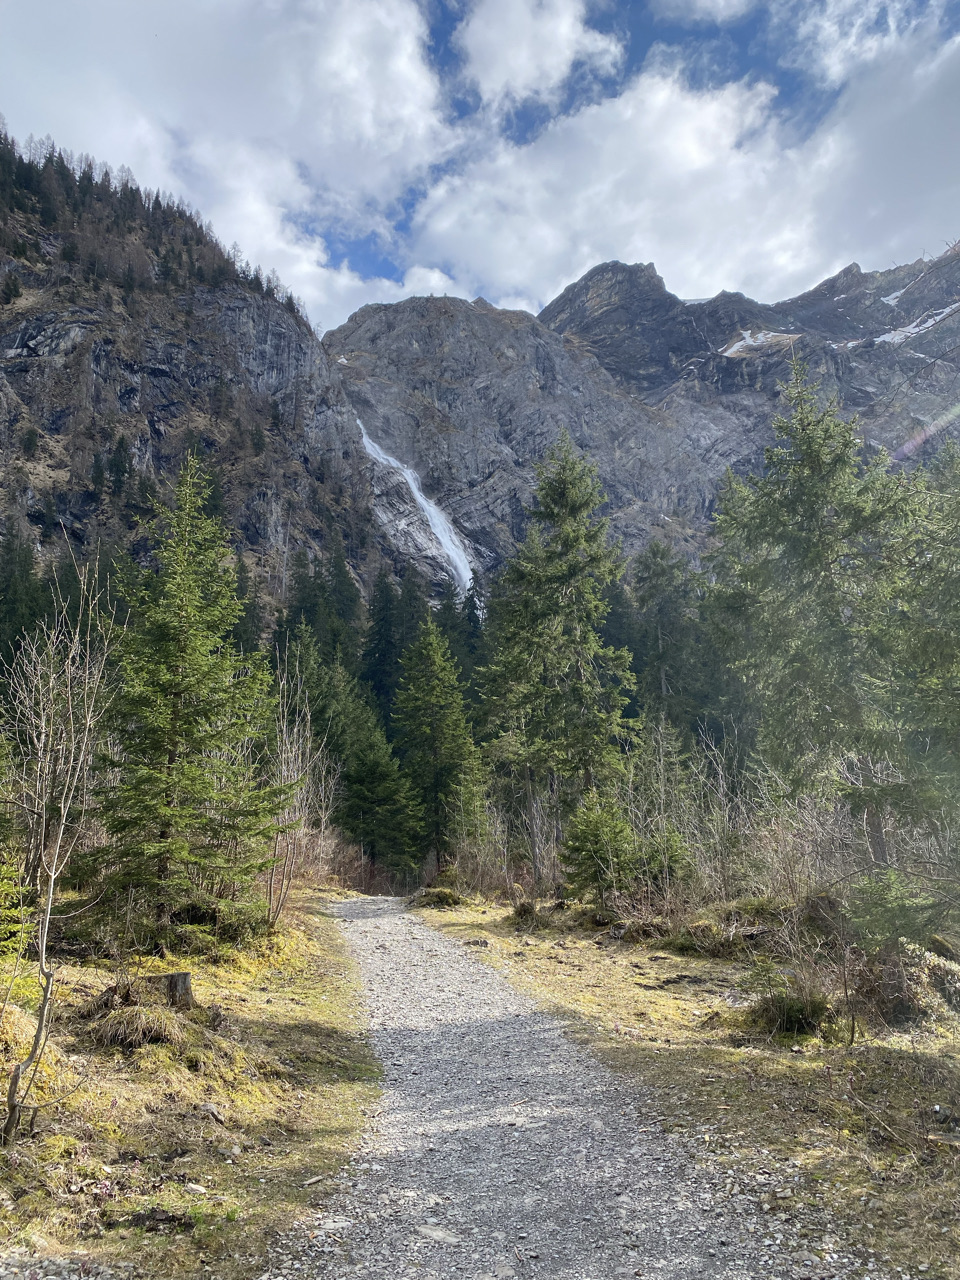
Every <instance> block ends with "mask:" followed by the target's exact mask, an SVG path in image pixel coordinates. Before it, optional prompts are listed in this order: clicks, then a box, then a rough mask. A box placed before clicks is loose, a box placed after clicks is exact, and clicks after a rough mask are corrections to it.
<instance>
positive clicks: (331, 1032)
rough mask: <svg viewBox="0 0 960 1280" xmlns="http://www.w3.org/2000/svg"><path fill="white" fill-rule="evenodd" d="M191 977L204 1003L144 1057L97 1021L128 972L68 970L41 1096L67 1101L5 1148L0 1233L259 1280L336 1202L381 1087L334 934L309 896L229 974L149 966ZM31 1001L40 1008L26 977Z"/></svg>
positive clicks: (18, 1033) (12, 1025)
mask: <svg viewBox="0 0 960 1280" xmlns="http://www.w3.org/2000/svg"><path fill="white" fill-rule="evenodd" d="M176 968H189V969H191V970H192V973H193V990H194V994H195V996H196V997H197V999H198V1001H199V1002H200V1005H201V1006H202V1009H201V1010H193V1011H191V1012H189V1013H184V1014H176V1015H174V1014H173V1013H172V1011H169V1013H168V1012H167V1011H164V1013H165V1015H166V1016H167V1019H168V1022H169V1021H170V1020H171V1019H173V1021H174V1023H175V1027H171V1026H166V1025H165V1027H164V1028H162V1029H160V1030H162V1031H163V1034H162V1035H159V1034H158V1035H152V1036H148V1037H147V1042H146V1043H143V1044H142V1047H139V1048H135V1049H124V1048H120V1047H109V1046H107V1045H105V1044H104V1041H105V1040H107V1039H108V1038H109V1037H107V1036H105V1035H103V1034H102V1028H103V1021H102V1020H101V1021H99V1022H98V1021H97V1020H95V1019H94V1020H92V1019H90V1018H89V1017H83V1016H81V1015H82V1013H83V1012H84V1011H85V1006H86V1007H87V1009H89V1006H90V1003H91V1001H93V1000H94V999H95V998H96V996H97V995H98V994H99V993H100V992H102V991H103V990H104V989H105V988H107V987H108V986H110V985H111V984H112V983H113V982H114V981H115V979H116V975H115V974H113V973H108V972H107V971H105V970H100V969H97V968H95V967H89V968H87V967H85V968H70V969H64V970H62V971H61V990H60V997H59V1001H58V1016H57V1022H56V1026H55V1029H54V1037H53V1038H54V1044H53V1045H52V1051H51V1052H50V1053H49V1055H48V1058H47V1060H46V1063H45V1067H44V1074H43V1077H42V1080H41V1081H40V1085H39V1091H38V1097H37V1101H41V1102H52V1101H53V1100H54V1099H56V1098H58V1097H62V1101H60V1102H58V1103H55V1105H53V1106H51V1107H50V1108H49V1109H46V1110H43V1111H41V1113H40V1116H39V1118H38V1122H37V1127H36V1132H35V1135H34V1136H33V1137H32V1138H28V1139H24V1140H22V1141H21V1142H20V1143H19V1144H18V1145H17V1146H16V1147H15V1148H13V1149H12V1150H10V1151H6V1152H0V1187H2V1191H0V1238H2V1239H4V1240H5V1241H7V1242H17V1241H26V1242H30V1241H33V1242H35V1243H37V1242H39V1241H42V1242H43V1244H42V1245H41V1247H42V1248H43V1251H44V1252H47V1251H49V1252H51V1253H56V1252H59V1251H71V1252H76V1251H77V1250H78V1249H84V1250H87V1251H88V1252H89V1254H90V1256H91V1258H92V1259H95V1260H97V1261H107V1262H109V1261H131V1262H135V1263H136V1264H137V1266H138V1268H139V1269H140V1270H141V1271H142V1272H144V1273H146V1274H147V1275H156V1276H162V1277H165V1278H166V1280H170V1278H174V1277H190V1276H201V1275H202V1276H207V1277H210V1276H214V1277H218V1278H220V1280H233V1278H234V1277H239V1276H249V1275H251V1274H256V1273H257V1268H258V1266H259V1264H260V1262H261V1260H262V1257H263V1253H264V1244H265V1241H266V1240H267V1239H269V1236H270V1234H271V1233H272V1232H273V1231H275V1230H278V1229H280V1228H282V1227H284V1226H286V1225H289V1223H290V1222H291V1221H292V1220H293V1219H294V1218H295V1217H296V1216H297V1214H298V1213H301V1212H302V1211H303V1210H304V1209H305V1208H307V1207H308V1206H310V1205H317V1204H320V1203H322V1201H323V1198H324V1196H325V1195H326V1194H327V1191H328V1189H329V1187H330V1185H331V1184H332V1181H333V1178H334V1176H335V1174H336V1172H337V1171H338V1170H339V1169H340V1167H341V1166H342V1165H343V1163H344V1161H345V1159H346V1158H347V1156H348V1155H349V1153H350V1151H351V1150H352V1149H353V1147H354V1145H355V1142H356V1138H357V1134H358V1132H359V1130H360V1128H361V1126H362V1125H363V1123H364V1117H365V1115H366V1113H367V1112H368V1111H369V1109H370V1107H371V1105H372V1104H373V1102H374V1100H375V1098H376V1095H377V1080H378V1076H379V1071H378V1067H377V1064H376V1062H375V1060H374V1058H373V1056H372V1053H371V1050H370V1048H369V1045H368V1043H367V1040H366V1036H365V1028H364V1026H363V1025H362V1022H361V1019H360V1016H359V1013H358V1009H359V1001H358V987H357V980H356V975H355V974H354V971H353V968H352V965H351V963H350V962H349V960H348V958H347V956H346V952H345V950H344V947H343V944H342V942H341V939H340V935H339V933H338V932H337V929H336V927H335V925H334V924H333V922H332V921H331V920H329V919H328V918H327V917H325V916H324V915H323V914H322V912H321V911H320V910H319V908H318V906H317V905H316V901H315V900H314V899H310V898H304V899H303V900H301V902H300V903H299V904H298V906H297V909H296V910H295V911H294V912H293V913H292V920H291V924H290V927H289V928H288V929H286V930H285V931H284V932H283V933H281V934H278V935H276V936H274V937H272V938H269V939H267V940H265V941H264V942H262V943H261V944H260V945H258V946H257V947H255V948H253V949H251V950H248V951H243V952H236V953H234V954H232V955H231V956H230V957H229V958H228V959H227V960H226V961H224V962H222V963H219V964H212V963H209V962H202V961H197V960H196V959H195V958H191V959H190V960H189V962H181V963H180V964H168V965H166V966H161V965H159V964H156V963H153V964H146V963H145V964H144V966H143V970H144V971H147V970H149V971H150V972H162V971H164V969H167V970H172V969H176ZM18 995H19V996H20V998H21V1002H22V1003H23V1004H24V1005H27V1006H29V1003H30V991H29V986H28V984H27V983H21V984H19V986H18ZM212 1006H218V1010H217V1011H215V1012H214V1016H213V1017H211V1016H210V1011H211V1008H212ZM204 1010H205V1012H204ZM117 1012H123V1013H124V1014H125V1015H126V1016H127V1017H128V1019H132V1018H133V1017H136V1016H139V1015H140V1014H141V1013H142V1012H143V1011H142V1010H141V1011H138V1010H137V1009H136V1008H134V1009H133V1010H123V1011H119V1010H118V1011H117ZM5 1027H6V1028H8V1031H9V1035H8V1036H7V1037H4V1035H3V1034H2V1031H0V1060H2V1059H4V1058H6V1057H7V1053H5V1050H4V1042H5V1040H7V1039H8V1040H10V1041H13V1042H16V1043H19V1042H20V1041H22V1040H23V1038H24V1036H25V1035H26V1033H27V1032H28V1031H29V1017H28V1015H27V1014H26V1013H24V1012H23V1011H22V1010H21V1009H17V1010H16V1011H14V1012H11V1014H10V1018H9V1019H8V1020H5ZM98 1027H99V1028H101V1034H100V1035H97V1034H96V1028H98ZM130 1031H131V1028H130V1027H129V1026H126V1025H125V1026H124V1027H121V1028H118V1037H117V1038H118V1039H119V1038H120V1037H119V1032H124V1033H127V1032H130ZM133 1031H134V1032H136V1031H137V1029H136V1028H133ZM132 1039H133V1040H134V1041H135V1040H136V1035H133V1037H132ZM71 1090H72V1092H71ZM63 1095H66V1096H63ZM308 1182H309V1184H310V1185H309V1186H307V1185H305V1184H307V1183H308ZM198 1187H199V1188H202V1189H203V1190H202V1191H197V1190H196V1189H195V1188H198Z"/></svg>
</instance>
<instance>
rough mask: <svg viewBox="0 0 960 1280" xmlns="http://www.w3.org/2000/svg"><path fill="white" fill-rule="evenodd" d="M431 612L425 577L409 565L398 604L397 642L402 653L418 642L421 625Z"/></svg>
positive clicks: (401, 585) (405, 572) (404, 574)
mask: <svg viewBox="0 0 960 1280" xmlns="http://www.w3.org/2000/svg"><path fill="white" fill-rule="evenodd" d="M428 612H429V605H428V604H427V590H426V587H425V586H424V582H423V579H422V578H421V577H420V574H419V573H418V572H417V570H416V568H414V566H413V565H408V566H407V567H406V569H405V570H404V573H403V581H402V582H401V583H400V600H399V602H398V604H397V644H398V645H399V646H400V653H401V654H402V653H403V652H404V650H405V649H409V648H410V646H411V645H412V644H416V641H417V637H418V636H419V634H420V626H421V624H422V622H423V620H424V618H426V616H427V613H428Z"/></svg>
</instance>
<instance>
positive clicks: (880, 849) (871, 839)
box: [863, 804, 890, 867]
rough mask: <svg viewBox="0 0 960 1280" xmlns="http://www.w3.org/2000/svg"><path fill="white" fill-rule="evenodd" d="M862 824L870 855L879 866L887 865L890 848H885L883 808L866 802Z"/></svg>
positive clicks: (885, 834)
mask: <svg viewBox="0 0 960 1280" xmlns="http://www.w3.org/2000/svg"><path fill="white" fill-rule="evenodd" d="M863 825H864V829H865V830H866V833H867V843H868V844H869V845H870V856H871V857H872V858H873V860H874V862H876V863H877V864H878V865H879V866H881V867H889V865H890V850H889V849H888V848H887V833H886V831H885V830H884V824H883V810H882V809H878V808H877V806H876V805H874V804H868V805H867V807H866V809H865V810H864V813H863Z"/></svg>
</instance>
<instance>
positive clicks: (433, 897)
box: [413, 887, 463, 909]
mask: <svg viewBox="0 0 960 1280" xmlns="http://www.w3.org/2000/svg"><path fill="white" fill-rule="evenodd" d="M462 905H463V898H461V896H460V894H459V893H457V892H456V891H455V890H453V889H444V888H442V887H437V888H433V889H424V890H423V892H422V893H418V894H417V895H416V897H415V898H414V899H413V906H415V907H437V908H440V909H442V908H444V907H459V906H462Z"/></svg>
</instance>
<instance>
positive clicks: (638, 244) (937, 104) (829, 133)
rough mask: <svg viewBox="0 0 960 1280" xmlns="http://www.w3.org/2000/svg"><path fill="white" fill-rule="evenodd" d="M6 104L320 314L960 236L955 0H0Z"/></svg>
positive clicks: (802, 285) (703, 283)
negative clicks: (639, 266) (191, 218)
mask: <svg viewBox="0 0 960 1280" xmlns="http://www.w3.org/2000/svg"><path fill="white" fill-rule="evenodd" d="M0 31H2V32H3V36H2V39H0V113H2V114H3V116H4V117H5V119H6V124H7V129H8V130H9V132H10V133H12V134H13V135H14V136H15V137H16V138H18V139H19V140H20V142H21V143H23V142H24V141H25V140H26V139H27V138H28V136H29V135H33V136H34V137H36V138H42V137H45V136H47V135H49V136H51V137H52V138H53V139H54V140H55V141H56V143H57V144H58V145H59V146H61V147H62V148H64V149H68V150H70V151H72V152H75V153H80V152H85V153H88V154H91V155H93V156H95V157H96V158H97V159H98V160H100V161H105V162H107V163H109V164H110V165H111V166H112V167H113V168H114V169H117V168H119V166H121V165H126V166H127V167H128V168H129V169H131V170H132V171H133V173H134V174H135V176H136V178H137V180H138V181H139V182H140V184H141V186H145V187H150V188H152V189H161V190H162V191H164V192H169V193H171V194H172V195H173V196H174V197H176V198H182V199H183V200H184V201H185V202H186V203H187V204H189V205H190V206H192V207H193V208H194V209H196V210H198V211H199V212H200V213H201V214H202V216H203V217H204V219H205V220H208V221H209V222H210V223H211V224H212V226H213V230H214V232H215V233H216V235H217V236H218V237H219V239H220V240H221V241H222V242H223V243H224V245H225V246H227V247H230V246H231V245H232V244H234V243H236V244H238V245H239V247H240V250H241V255H242V257H244V258H247V259H248V260H249V261H250V262H251V263H260V264H261V265H262V266H263V268H264V270H265V271H266V270H269V269H271V268H272V269H274V270H276V271H277V272H278V273H279V275H280V277H281V279H282V280H283V281H284V283H285V284H286V285H287V286H288V287H289V288H291V289H292V290H293V292H294V293H295V294H297V295H299V296H300V297H301V298H302V299H303V300H304V302H305V304H306V307H307V311H308V313H309V315H310V317H311V319H312V321H313V323H314V325H315V326H316V327H317V328H318V329H319V330H320V331H323V330H325V329H328V328H332V327H334V326H336V325H339V324H341V323H342V322H343V321H344V320H345V319H346V318H347V316H348V315H349V314H350V313H351V312H353V311H355V310H356V309H357V308H358V307H360V306H362V305H363V304H364V303H367V302H392V301H396V300H399V299H400V298H404V297H408V296H410V295H411V294H425V293H434V294H444V293H448V294H452V295H457V296H461V297H466V298H474V297H477V296H480V295H482V296H483V297H486V298H487V299H488V300H489V301H490V302H492V303H494V304H495V305H498V306H508V307H522V308H525V309H527V310H531V311H538V310H539V309H540V308H541V307H542V306H543V305H545V304H546V303H547V302H548V301H550V299H551V298H553V297H555V296H556V295H557V294H558V293H559V292H560V290H561V289H563V288H564V287H565V286H566V285H568V284H569V283H571V282H572V281H574V280H576V279H577V278H579V276H581V275H582V274H583V273H584V272H585V271H586V270H588V269H589V268H590V267H592V266H594V265H596V264H597V263H598V262H604V261H608V260H610V259H614V258H616V259H620V260H621V261H623V262H654V263H656V266H657V269H658V270H659V272H660V274H661V275H662V276H663V278H664V280H665V282H666V285H667V288H668V289H670V290H671V291H672V292H674V293H676V294H678V295H679V296H680V297H685V298H701V297H708V296H711V295H713V294H714V293H716V292H718V291H719V290H721V289H731V290H741V291H742V292H744V293H746V294H748V295H750V296H752V297H756V298H758V299H760V300H761V301H766V302H772V301H776V300H779V299H782V298H784V297H788V296H791V295H792V294H796V293H799V292H801V291H802V290H804V289H806V288H809V287H810V286H812V285H813V284H815V283H816V282H817V281H818V280H820V279H822V278H824V277H825V276H827V275H830V274H832V273H833V272H835V271H837V270H839V269H840V268H841V267H843V266H845V265H846V264H847V263H849V262H851V261H854V260H856V261H858V262H859V263H860V264H861V266H862V267H863V268H864V269H865V270H868V269H880V268H887V267H890V266H893V265H895V264H899V263H903V262H910V261H913V260H914V259H916V258H919V257H921V256H923V255H926V256H933V255H936V254H938V253H941V252H943V250H944V249H945V248H946V247H947V246H948V245H949V244H951V243H953V242H954V241H956V240H957V239H960V0H949V2H948V0H886V2H881V0H649V3H629V2H627V0H162V3H161V2H160V0H134V2H133V3H131V0H83V3H78V2H77V0H46V3H45V4H44V5H43V6H42V8H41V9H38V8H37V7H36V6H30V5H26V4H24V3H23V0H0Z"/></svg>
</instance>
